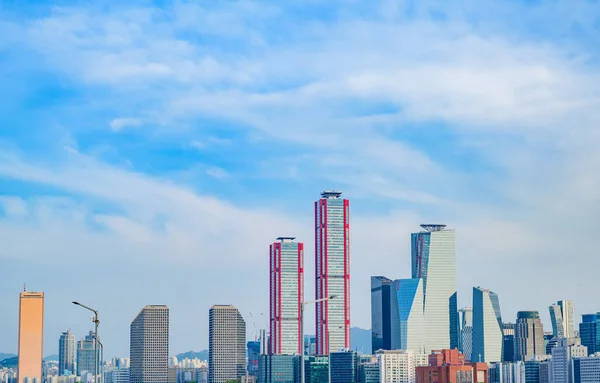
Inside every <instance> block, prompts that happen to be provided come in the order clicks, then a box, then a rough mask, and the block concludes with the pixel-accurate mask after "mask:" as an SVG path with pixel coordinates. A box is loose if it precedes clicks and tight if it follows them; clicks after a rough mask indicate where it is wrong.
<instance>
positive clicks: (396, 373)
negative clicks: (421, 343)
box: [377, 350, 429, 383]
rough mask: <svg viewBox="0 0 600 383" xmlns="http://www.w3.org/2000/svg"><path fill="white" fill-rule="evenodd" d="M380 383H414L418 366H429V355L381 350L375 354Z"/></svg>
mask: <svg viewBox="0 0 600 383" xmlns="http://www.w3.org/2000/svg"><path fill="white" fill-rule="evenodd" d="M377 360H378V362H379V382H380V383H416V381H417V375H416V372H415V369H416V367H418V366H427V365H428V364H429V355H428V354H421V353H415V352H414V351H411V350H381V351H378V352H377Z"/></svg>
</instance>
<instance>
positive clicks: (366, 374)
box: [358, 362, 379, 383]
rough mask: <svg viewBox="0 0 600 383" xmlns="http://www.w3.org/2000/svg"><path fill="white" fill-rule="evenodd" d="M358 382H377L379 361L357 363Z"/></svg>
mask: <svg viewBox="0 0 600 383" xmlns="http://www.w3.org/2000/svg"><path fill="white" fill-rule="evenodd" d="M358 381H359V383H379V363H376V362H369V363H361V364H359V365H358Z"/></svg>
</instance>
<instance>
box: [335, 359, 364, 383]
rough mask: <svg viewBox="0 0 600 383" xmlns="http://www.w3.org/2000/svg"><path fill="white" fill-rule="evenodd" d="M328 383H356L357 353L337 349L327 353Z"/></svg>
mask: <svg viewBox="0 0 600 383" xmlns="http://www.w3.org/2000/svg"><path fill="white" fill-rule="evenodd" d="M329 368H330V369H331V377H330V379H329V382H330V383H358V354H357V353H356V351H338V352H332V353H330V354H329Z"/></svg>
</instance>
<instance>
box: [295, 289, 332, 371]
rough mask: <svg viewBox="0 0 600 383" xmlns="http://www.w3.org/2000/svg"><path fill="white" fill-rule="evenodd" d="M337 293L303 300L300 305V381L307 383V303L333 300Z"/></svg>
mask: <svg viewBox="0 0 600 383" xmlns="http://www.w3.org/2000/svg"><path fill="white" fill-rule="evenodd" d="M335 297H336V295H330V296H328V297H326V298H321V299H317V300H316V301H309V302H302V304H301V305H300V330H301V331H300V332H301V336H300V338H301V343H300V344H301V346H300V383H305V382H304V379H305V378H304V375H305V372H304V309H305V308H306V305H311V304H314V303H319V302H325V301H328V300H331V299H333V298H335Z"/></svg>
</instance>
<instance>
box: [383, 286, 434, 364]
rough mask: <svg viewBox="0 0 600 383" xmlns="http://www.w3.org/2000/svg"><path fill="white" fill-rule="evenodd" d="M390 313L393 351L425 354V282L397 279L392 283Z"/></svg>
mask: <svg viewBox="0 0 600 383" xmlns="http://www.w3.org/2000/svg"><path fill="white" fill-rule="evenodd" d="M390 311H391V315H390V321H391V326H390V327H391V331H390V337H391V349H392V350H410V351H414V352H416V353H420V354H423V353H425V343H424V342H425V333H424V329H425V318H424V316H423V280H422V279H420V278H415V279H397V280H395V281H394V282H392V287H391V293H390ZM427 352H429V350H428V351H427Z"/></svg>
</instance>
